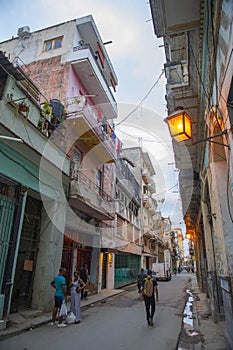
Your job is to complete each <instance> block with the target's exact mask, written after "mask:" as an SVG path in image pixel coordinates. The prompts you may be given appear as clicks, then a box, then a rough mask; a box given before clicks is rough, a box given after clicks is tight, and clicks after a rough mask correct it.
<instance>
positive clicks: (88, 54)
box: [67, 44, 117, 119]
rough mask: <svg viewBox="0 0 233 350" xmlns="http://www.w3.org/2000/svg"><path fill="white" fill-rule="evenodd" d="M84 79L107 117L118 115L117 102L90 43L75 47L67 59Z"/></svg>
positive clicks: (82, 79) (85, 85)
mask: <svg viewBox="0 0 233 350" xmlns="http://www.w3.org/2000/svg"><path fill="white" fill-rule="evenodd" d="M67 62H70V63H71V64H72V66H73V68H74V70H75V72H76V74H77V75H78V77H79V78H80V80H81V81H82V83H83V85H84V87H85V89H86V90H87V91H88V94H89V95H93V96H95V104H96V105H99V106H100V107H101V109H102V111H103V113H104V115H105V117H106V118H107V119H113V118H116V117H117V104H116V101H115V98H114V96H113V94H112V92H111V90H110V89H109V86H108V84H107V82H106V80H105V78H104V76H103V74H102V73H101V70H100V68H99V66H98V64H97V62H96V57H95V55H94V53H93V52H92V50H91V47H90V45H88V44H86V45H83V46H78V47H74V48H73V52H72V53H71V54H70V56H69V57H68V59H67Z"/></svg>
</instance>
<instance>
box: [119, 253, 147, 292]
mask: <svg viewBox="0 0 233 350" xmlns="http://www.w3.org/2000/svg"><path fill="white" fill-rule="evenodd" d="M140 267H141V256H140V255H135V254H127V253H120V252H118V253H117V254H115V271H114V276H115V277H114V286H115V288H119V287H122V286H124V285H127V284H130V283H135V282H136V281H137V276H138V273H139V270H140Z"/></svg>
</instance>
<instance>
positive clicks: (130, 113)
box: [116, 69, 164, 126]
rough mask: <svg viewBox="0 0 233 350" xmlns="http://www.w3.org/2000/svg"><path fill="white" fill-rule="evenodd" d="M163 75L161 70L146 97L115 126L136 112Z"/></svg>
mask: <svg viewBox="0 0 233 350" xmlns="http://www.w3.org/2000/svg"><path fill="white" fill-rule="evenodd" d="M163 74H164V69H163V70H162V72H161V73H160V75H159V77H158V79H157V80H156V82H155V83H154V84H153V85H152V87H151V88H150V90H149V91H148V92H147V93H146V95H145V96H144V97H143V98H142V99H141V101H140V102H139V103H138V104H137V106H136V107H135V108H134V109H133V110H132V111H131V112H129V113H128V114H127V115H126V116H125V117H124V118H123V119H122V120H121V121H120V122H119V123H118V124H116V126H118V125H120V124H122V123H124V122H125V121H126V120H127V119H128V118H129V117H130V116H131V115H132V114H133V113H134V112H136V111H137V109H138V108H139V107H140V106H141V104H142V103H143V102H144V101H145V99H146V98H147V97H148V96H149V95H150V93H151V91H152V90H153V89H154V88H155V86H156V85H157V84H158V82H159V80H160V79H161V78H162V76H163Z"/></svg>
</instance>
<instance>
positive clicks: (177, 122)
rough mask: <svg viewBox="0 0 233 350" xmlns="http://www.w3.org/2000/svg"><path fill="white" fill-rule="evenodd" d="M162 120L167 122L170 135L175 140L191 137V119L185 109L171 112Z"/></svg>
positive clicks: (179, 140)
mask: <svg viewBox="0 0 233 350" xmlns="http://www.w3.org/2000/svg"><path fill="white" fill-rule="evenodd" d="M164 121H165V122H166V123H167V124H168V127H169V131H170V135H171V137H172V138H173V139H174V140H175V141H177V142H181V141H185V140H190V139H191V138H192V124H193V120H192V119H191V117H190V116H189V115H188V114H187V113H186V112H185V110H180V111H176V112H174V113H172V114H171V115H169V116H168V117H167V118H165V119H164Z"/></svg>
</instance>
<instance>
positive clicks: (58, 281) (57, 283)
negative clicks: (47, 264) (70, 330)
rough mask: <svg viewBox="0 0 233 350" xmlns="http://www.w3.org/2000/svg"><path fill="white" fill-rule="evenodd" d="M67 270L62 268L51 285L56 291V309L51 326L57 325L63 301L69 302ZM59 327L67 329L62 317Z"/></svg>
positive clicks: (54, 309)
mask: <svg viewBox="0 0 233 350" xmlns="http://www.w3.org/2000/svg"><path fill="white" fill-rule="evenodd" d="M65 275H66V269H65V268H64V267H61V268H60V270H59V274H58V275H57V276H55V277H54V279H53V281H52V282H51V283H50V284H51V286H52V287H53V288H55V289H56V291H55V293H54V308H53V313H52V323H51V325H52V326H54V325H55V321H56V317H57V312H58V310H60V308H61V305H62V302H63V300H65V301H67V297H66V279H65ZM58 321H59V323H58V327H66V324H65V323H62V317H59V318H58Z"/></svg>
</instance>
